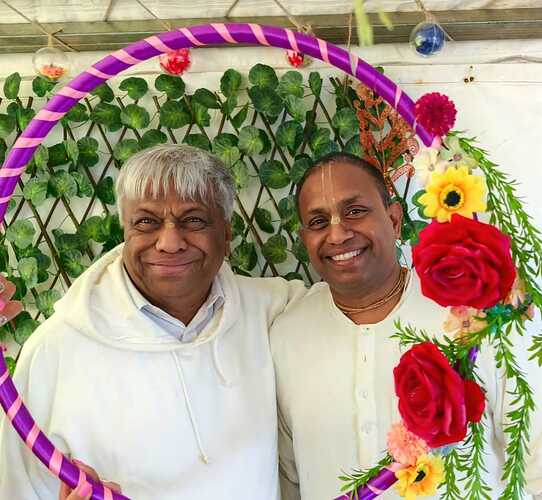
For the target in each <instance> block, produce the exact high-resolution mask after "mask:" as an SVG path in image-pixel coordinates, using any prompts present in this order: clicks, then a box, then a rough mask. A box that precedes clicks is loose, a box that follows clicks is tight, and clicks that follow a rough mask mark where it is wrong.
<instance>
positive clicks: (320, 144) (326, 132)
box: [310, 128, 331, 156]
mask: <svg viewBox="0 0 542 500" xmlns="http://www.w3.org/2000/svg"><path fill="white" fill-rule="evenodd" d="M330 142H331V130H330V129H328V128H319V129H316V130H315V132H314V133H313V134H312V137H311V139H310V147H311V150H312V151H313V153H314V154H315V155H316V154H317V152H318V151H321V150H323V149H324V148H325V147H326V145H327V144H329V143H330ZM318 156H320V155H318Z"/></svg>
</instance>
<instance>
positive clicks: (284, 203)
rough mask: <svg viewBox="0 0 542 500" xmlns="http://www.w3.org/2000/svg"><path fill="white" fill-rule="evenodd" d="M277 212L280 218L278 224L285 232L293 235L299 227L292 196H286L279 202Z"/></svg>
mask: <svg viewBox="0 0 542 500" xmlns="http://www.w3.org/2000/svg"><path fill="white" fill-rule="evenodd" d="M278 212H279V216H280V223H281V225H282V227H283V228H284V229H286V230H287V231H289V232H291V233H295V232H296V231H297V230H298V229H299V228H300V227H301V223H300V222H299V217H298V215H297V209H296V206H295V197H294V195H288V196H286V197H285V198H282V200H280V201H279V203H278Z"/></svg>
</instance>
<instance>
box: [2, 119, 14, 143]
mask: <svg viewBox="0 0 542 500" xmlns="http://www.w3.org/2000/svg"><path fill="white" fill-rule="evenodd" d="M16 125H17V122H16V120H15V118H14V117H13V116H10V115H4V114H0V139H5V138H6V137H8V136H9V135H10V134H11V133H12V132H13V131H14V130H15V126H16Z"/></svg>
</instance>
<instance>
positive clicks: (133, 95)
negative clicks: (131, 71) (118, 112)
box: [119, 76, 149, 101]
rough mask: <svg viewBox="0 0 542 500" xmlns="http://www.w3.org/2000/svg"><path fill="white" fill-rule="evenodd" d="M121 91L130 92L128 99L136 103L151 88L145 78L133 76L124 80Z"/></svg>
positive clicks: (120, 86) (120, 87)
mask: <svg viewBox="0 0 542 500" xmlns="http://www.w3.org/2000/svg"><path fill="white" fill-rule="evenodd" d="M119 89H120V90H122V91H124V92H128V97H130V99H133V100H134V101H137V100H138V99H141V98H142V97H143V96H144V95H145V94H146V93H147V90H149V86H148V85H147V82H146V81H145V80H144V79H143V78H138V77H134V76H131V77H130V78H126V79H125V80H122V82H121V83H120V85H119Z"/></svg>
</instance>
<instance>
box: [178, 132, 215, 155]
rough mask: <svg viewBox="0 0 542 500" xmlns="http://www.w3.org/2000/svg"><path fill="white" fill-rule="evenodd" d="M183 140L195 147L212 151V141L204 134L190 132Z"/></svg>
mask: <svg viewBox="0 0 542 500" xmlns="http://www.w3.org/2000/svg"><path fill="white" fill-rule="evenodd" d="M183 142H184V143H185V144H188V145H189V146H194V147H195V148H200V149H204V150H205V151H211V142H210V141H209V139H208V138H207V137H206V136H205V135H204V134H188V135H187V136H186V137H185V138H184V141H183Z"/></svg>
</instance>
